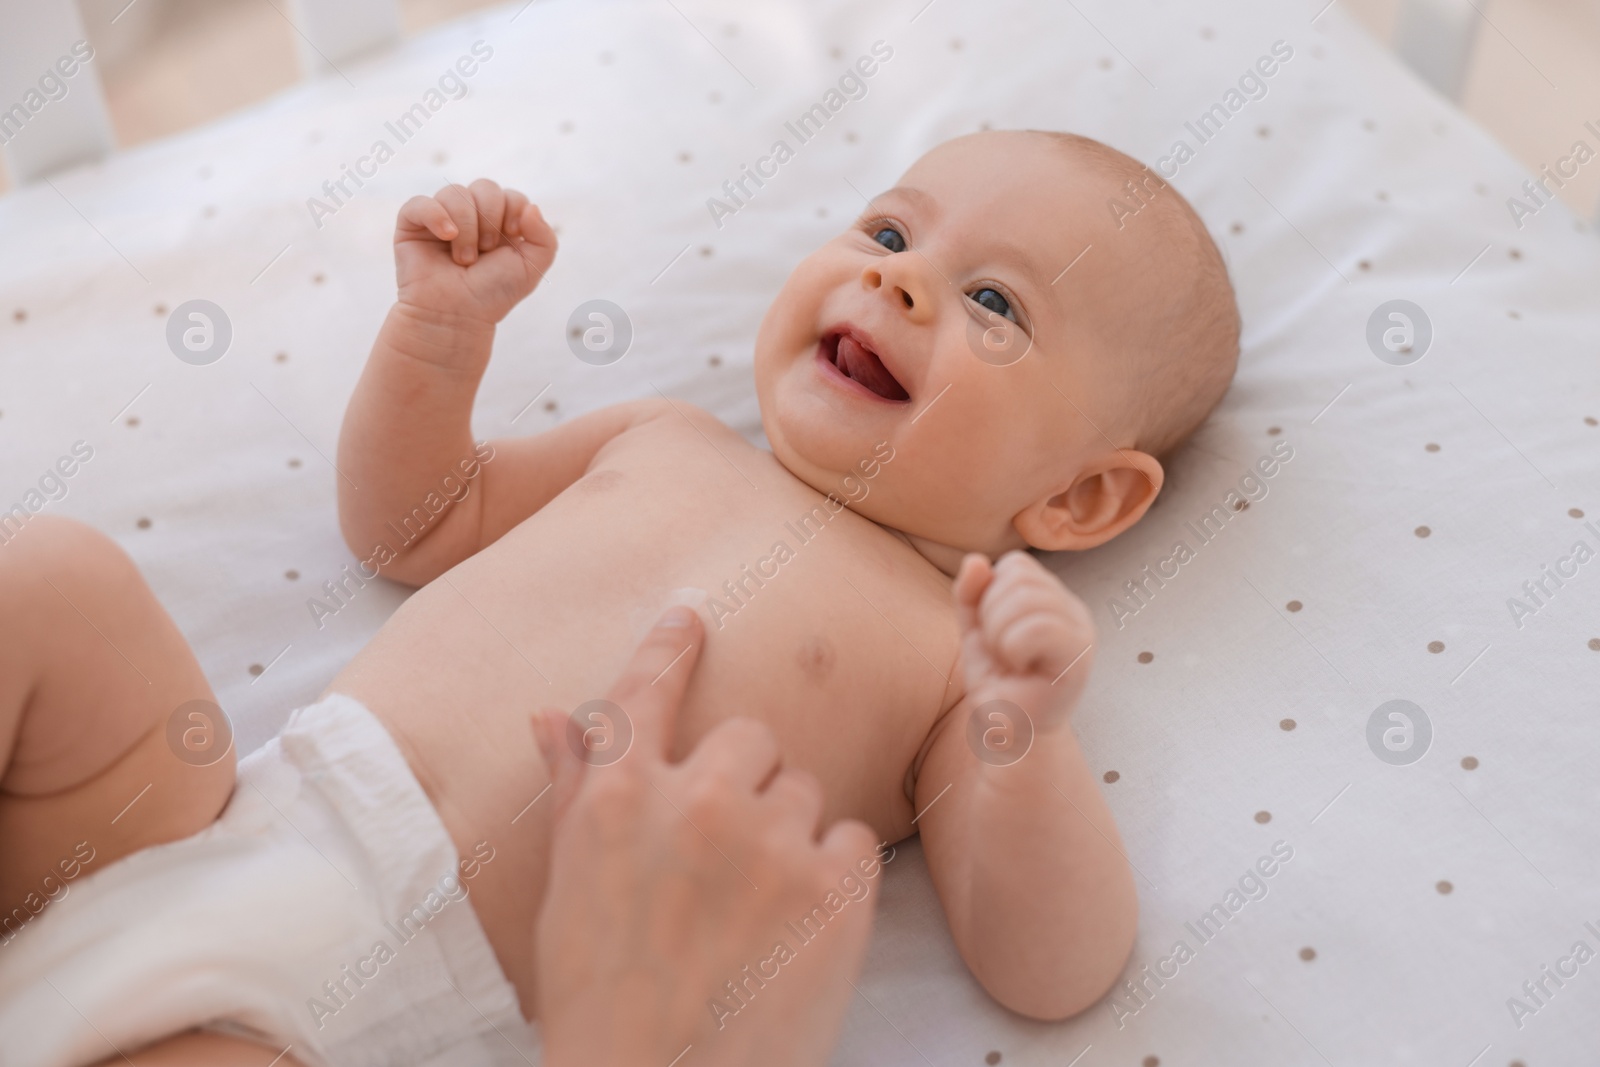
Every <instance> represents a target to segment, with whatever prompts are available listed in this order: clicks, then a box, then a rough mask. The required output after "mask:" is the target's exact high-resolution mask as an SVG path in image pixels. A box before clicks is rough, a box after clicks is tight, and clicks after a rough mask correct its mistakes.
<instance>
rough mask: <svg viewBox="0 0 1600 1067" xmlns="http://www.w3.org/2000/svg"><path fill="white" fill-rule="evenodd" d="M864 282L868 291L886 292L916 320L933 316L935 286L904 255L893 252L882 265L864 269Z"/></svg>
mask: <svg viewBox="0 0 1600 1067" xmlns="http://www.w3.org/2000/svg"><path fill="white" fill-rule="evenodd" d="M896 260H901V262H895V261H896ZM861 286H862V288H864V289H866V290H867V291H868V292H881V293H883V295H884V296H886V297H887V298H888V299H890V300H892V301H894V302H895V304H896V305H897V306H898V307H900V308H903V309H904V310H905V311H906V312H907V315H908V317H909V318H910V319H911V320H912V321H913V322H923V321H926V320H927V319H930V318H932V317H933V300H932V288H931V287H930V286H929V285H928V284H927V282H926V281H925V280H924V279H923V278H921V277H920V276H919V274H918V272H917V271H916V269H915V268H914V267H912V266H910V265H909V264H905V263H904V261H903V260H902V258H901V257H900V256H892V257H890V258H889V259H888V260H886V261H884V263H883V264H882V265H878V264H874V265H872V266H869V267H867V268H866V269H865V270H863V271H862V272H861Z"/></svg>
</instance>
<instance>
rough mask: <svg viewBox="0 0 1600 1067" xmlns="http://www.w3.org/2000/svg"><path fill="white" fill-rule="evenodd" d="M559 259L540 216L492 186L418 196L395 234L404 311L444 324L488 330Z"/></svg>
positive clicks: (512, 193)
mask: <svg viewBox="0 0 1600 1067" xmlns="http://www.w3.org/2000/svg"><path fill="white" fill-rule="evenodd" d="M555 255H556V235H555V233H554V232H553V231H552V230H551V229H550V226H549V225H548V224H547V223H546V222H545V221H544V216H543V215H541V214H540V213H539V209H538V208H537V207H536V206H534V205H533V204H530V203H529V202H528V198H527V197H525V196H523V195H522V194H521V193H519V192H517V191H516V190H514V189H501V188H500V186H498V185H496V184H495V183H494V182H492V181H489V180H488V179H486V178H480V179H478V180H477V181H475V182H473V183H472V186H471V187H470V188H466V187H463V186H460V185H447V186H445V187H444V188H443V189H440V190H439V191H438V192H437V193H436V194H434V195H433V196H414V197H412V198H411V199H410V200H407V201H406V203H405V205H404V206H403V207H401V209H400V217H399V219H398V220H397V221H396V223H395V229H394V260H395V272H396V274H397V275H398V278H399V282H400V303H401V304H404V305H406V306H408V307H410V308H412V309H415V310H417V311H421V312H423V313H424V314H427V315H431V316H436V317H439V318H440V319H441V320H443V321H444V322H446V323H447V324H448V323H452V322H454V321H455V320H458V319H461V318H466V319H469V320H472V321H475V322H481V323H484V324H487V325H490V326H493V325H494V324H495V323H497V322H499V321H500V320H501V319H503V318H505V317H506V314H507V313H508V312H509V311H510V310H511V309H512V308H514V307H516V306H517V303H518V302H519V301H521V300H522V298H523V297H525V296H527V295H528V294H529V293H531V292H533V289H534V286H536V285H538V284H539V280H540V279H541V278H543V277H544V272H545V271H546V270H548V269H549V267H550V263H551V261H552V260H553V259H555Z"/></svg>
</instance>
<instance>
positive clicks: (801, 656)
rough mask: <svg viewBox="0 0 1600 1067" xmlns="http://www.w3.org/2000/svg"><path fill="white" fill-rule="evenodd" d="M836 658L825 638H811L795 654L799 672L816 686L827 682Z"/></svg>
mask: <svg viewBox="0 0 1600 1067" xmlns="http://www.w3.org/2000/svg"><path fill="white" fill-rule="evenodd" d="M836 658H837V657H836V656H835V655H834V652H833V645H832V644H830V643H829V642H828V639H827V638H826V637H813V638H811V640H809V641H807V642H806V643H805V644H803V645H801V646H800V651H799V652H798V653H796V654H795V659H796V661H797V662H798V663H799V664H800V672H801V673H802V674H804V675H805V676H806V678H807V679H809V680H810V681H812V682H814V683H816V684H817V685H821V684H822V683H823V682H825V681H827V678H828V676H829V675H830V674H832V673H833V664H834V660H835V659H836Z"/></svg>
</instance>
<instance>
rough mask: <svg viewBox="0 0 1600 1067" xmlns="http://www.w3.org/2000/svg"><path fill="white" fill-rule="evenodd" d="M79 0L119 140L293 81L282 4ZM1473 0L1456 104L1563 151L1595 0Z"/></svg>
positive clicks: (1589, 186)
mask: <svg viewBox="0 0 1600 1067" xmlns="http://www.w3.org/2000/svg"><path fill="white" fill-rule="evenodd" d="M41 2H65V0H41ZM78 2H79V8H80V10H81V12H82V16H83V21H84V24H85V26H86V29H87V32H88V35H89V39H90V42H91V43H92V44H93V45H94V47H95V51H96V53H97V62H98V63H99V64H100V66H99V72H100V76H101V78H102V79H103V81H104V85H105V91H106V97H107V103H108V106H109V109H110V112H111V121H112V125H113V127H114V129H115V133H116V138H117V142H118V144H120V145H122V146H124V147H127V146H130V145H136V144H139V143H140V142H142V141H148V140H151V139H152V138H157V137H161V136H164V135H166V134H169V133H174V132H176V131H178V130H183V129H188V128H189V127H191V126H196V125H199V124H201V123H204V122H207V121H209V120H211V119H213V118H216V117H218V116H220V115H225V114H227V113H228V112H230V111H234V110H237V109H238V108H240V107H243V106H245V105H247V104H251V103H254V102H255V101H258V100H261V99H264V98H265V97H268V96H271V95H272V94H273V93H275V92H277V91H278V90H280V89H283V88H284V87H286V86H288V85H290V84H292V83H293V82H294V81H295V80H297V79H298V78H299V77H300V70H299V66H298V62H297V59H296V51H295V49H296V41H295V31H294V29H293V27H292V26H291V25H290V24H289V22H288V6H287V4H286V3H285V2H284V0H133V3H132V4H131V5H130V4H129V0H78ZM496 2H498V0H400V9H401V18H402V20H403V23H404V28H405V32H406V33H408V34H411V33H415V32H417V31H418V30H421V29H423V28H425V27H427V26H430V25H433V24H434V23H437V22H441V21H444V20H447V19H449V18H452V17H454V16H456V15H459V14H462V13H464V12H467V11H471V10H474V9H476V8H482V7H488V6H492V5H493V4H494V3H496ZM1040 2H1042V3H1043V2H1053V0H1040ZM1308 2H1309V0H1308ZM1472 2H1473V5H1474V7H1476V8H1477V10H1478V11H1479V12H1480V17H1481V19H1482V22H1481V24H1480V25H1479V26H1478V28H1477V39H1476V42H1475V45H1474V50H1473V56H1472V63H1471V67H1470V68H1469V72H1468V75H1467V79H1466V83H1465V87H1464V90H1463V93H1462V99H1461V103H1462V106H1463V107H1464V108H1465V109H1466V111H1467V113H1468V114H1470V115H1472V116H1473V117H1474V118H1475V119H1477V120H1478V121H1479V122H1480V123H1481V124H1483V125H1484V126H1485V127H1486V128H1487V129H1488V130H1489V131H1490V132H1491V133H1492V134H1494V135H1495V136H1496V137H1498V138H1499V139H1500V141H1501V143H1503V144H1504V145H1505V146H1506V148H1507V149H1508V150H1509V151H1510V152H1511V153H1512V155H1513V156H1515V157H1516V158H1517V159H1518V160H1520V161H1521V162H1522V164H1523V165H1524V166H1526V167H1527V168H1528V169H1529V170H1530V171H1537V170H1538V168H1539V167H1540V166H1541V165H1543V164H1546V163H1549V162H1551V161H1553V160H1555V159H1557V158H1559V157H1560V156H1562V155H1565V154H1566V152H1567V151H1568V150H1569V148H1570V147H1571V144H1572V142H1573V140H1574V139H1575V138H1576V137H1578V136H1579V135H1580V133H1581V130H1582V126H1583V123H1584V122H1585V121H1597V122H1600V0H1472ZM1334 3H1335V4H1336V5H1338V6H1339V7H1341V8H1343V9H1344V10H1345V11H1346V12H1347V13H1348V14H1350V15H1352V16H1354V17H1355V18H1356V19H1357V20H1359V21H1360V22H1361V23H1362V24H1363V25H1365V26H1366V27H1367V28H1368V30H1369V31H1370V32H1371V33H1372V34H1373V35H1374V36H1375V37H1376V38H1377V39H1378V40H1380V41H1383V42H1385V43H1389V42H1391V41H1392V40H1393V39H1394V36H1395V32H1396V26H1397V14H1398V10H1399V7H1400V0H1334ZM1308 10H1309V9H1308ZM113 20H115V21H113ZM4 188H5V184H4V178H0V191H3V190H4ZM1561 196H1562V197H1563V198H1564V199H1565V200H1566V201H1567V203H1568V204H1569V205H1570V206H1571V207H1572V208H1573V209H1574V210H1575V211H1577V212H1578V213H1579V214H1580V215H1582V216H1584V217H1589V218H1592V217H1594V214H1595V210H1596V207H1597V205H1600V168H1593V167H1590V168H1585V170H1584V171H1583V172H1582V173H1581V174H1580V175H1579V177H1578V178H1577V179H1576V180H1574V181H1572V182H1570V183H1568V184H1567V186H1566V187H1565V188H1563V189H1562V190H1561Z"/></svg>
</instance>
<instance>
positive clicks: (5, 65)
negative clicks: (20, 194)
mask: <svg viewBox="0 0 1600 1067" xmlns="http://www.w3.org/2000/svg"><path fill="white" fill-rule="evenodd" d="M0 27H4V29H0V151H3V152H4V154H5V160H6V169H7V170H8V171H9V172H10V175H11V179H12V181H14V182H17V183H18V184H20V183H22V182H29V181H34V180H36V179H38V178H42V177H44V176H45V175H47V174H50V173H52V172H54V171H57V170H61V169H63V168H65V167H70V166H73V165H74V164H78V163H85V162H90V161H92V160H96V159H101V158H103V157H104V156H105V155H106V154H107V153H109V152H110V151H111V149H112V148H113V147H114V146H115V143H114V141H113V140H112V136H111V120H110V118H109V117H108V116H107V114H106V105H105V95H104V94H103V93H102V92H101V89H100V75H99V72H98V70H97V69H96V65H95V62H94V59H93V55H94V51H93V48H92V47H91V46H90V45H89V44H88V37H87V35H86V34H85V33H84V32H83V22H82V20H81V19H80V18H79V17H78V9H77V6H76V5H74V4H70V3H60V2H47V0H0ZM86 56H87V57H88V58H85V57H86Z"/></svg>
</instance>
